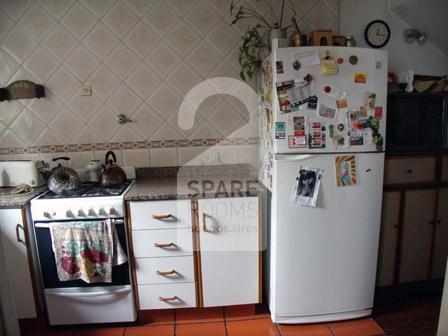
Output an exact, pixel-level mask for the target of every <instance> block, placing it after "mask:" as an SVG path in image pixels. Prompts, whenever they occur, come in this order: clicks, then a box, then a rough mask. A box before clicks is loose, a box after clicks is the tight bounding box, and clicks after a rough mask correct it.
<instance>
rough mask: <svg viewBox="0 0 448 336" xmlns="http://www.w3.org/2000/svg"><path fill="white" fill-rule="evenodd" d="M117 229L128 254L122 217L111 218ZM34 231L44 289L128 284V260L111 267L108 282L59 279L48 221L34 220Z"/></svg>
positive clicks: (124, 249)
mask: <svg viewBox="0 0 448 336" xmlns="http://www.w3.org/2000/svg"><path fill="white" fill-rule="evenodd" d="M112 222H113V223H114V224H115V228H116V230H117V235H118V239H119V240H120V244H121V246H122V248H123V251H125V253H126V254H128V248H127V241H126V227H125V225H124V219H123V218H117V219H112ZM34 231H35V235H36V245H37V253H38V255H39V265H40V271H41V276H42V282H43V286H44V288H45V289H50V288H68V287H78V288H79V287H98V286H101V287H108V286H123V285H130V284H131V281H130V275H129V261H128V262H125V263H124V264H122V265H118V266H114V267H113V268H112V282H110V283H105V282H102V283H98V282H97V283H91V284H89V283H86V282H84V281H83V280H74V281H59V278H58V273H57V270H56V262H55V259H54V253H53V248H52V243H51V234H50V229H49V227H48V223H45V222H35V223H34Z"/></svg>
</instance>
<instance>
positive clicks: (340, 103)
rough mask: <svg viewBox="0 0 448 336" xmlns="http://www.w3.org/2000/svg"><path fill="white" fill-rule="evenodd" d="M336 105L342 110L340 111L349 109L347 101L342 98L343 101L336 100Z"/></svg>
mask: <svg viewBox="0 0 448 336" xmlns="http://www.w3.org/2000/svg"><path fill="white" fill-rule="evenodd" d="M336 105H337V107H338V109H340V110H341V109H345V108H347V107H348V103H347V99H345V98H341V99H338V100H336Z"/></svg>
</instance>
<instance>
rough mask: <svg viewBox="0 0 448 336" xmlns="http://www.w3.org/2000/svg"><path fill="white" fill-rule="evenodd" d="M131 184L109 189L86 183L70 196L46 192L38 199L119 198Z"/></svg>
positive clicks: (127, 182)
mask: <svg viewBox="0 0 448 336" xmlns="http://www.w3.org/2000/svg"><path fill="white" fill-rule="evenodd" d="M131 183H132V182H131V181H126V182H125V183H123V184H120V185H116V186H110V187H102V186H100V185H98V184H91V183H86V184H83V185H82V186H81V188H80V189H78V190H75V191H73V193H71V194H70V195H59V194H56V193H54V192H53V191H48V192H46V193H45V194H44V195H42V196H41V197H40V199H63V198H83V197H107V196H120V195H121V194H123V192H124V191H125V190H126V189H127V187H129V185H130V184H131Z"/></svg>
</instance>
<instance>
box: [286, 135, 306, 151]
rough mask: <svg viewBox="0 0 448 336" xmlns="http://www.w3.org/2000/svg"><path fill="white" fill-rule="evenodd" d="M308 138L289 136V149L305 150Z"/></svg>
mask: <svg viewBox="0 0 448 336" xmlns="http://www.w3.org/2000/svg"><path fill="white" fill-rule="evenodd" d="M305 147H306V136H305V135H304V136H294V135H288V148H305Z"/></svg>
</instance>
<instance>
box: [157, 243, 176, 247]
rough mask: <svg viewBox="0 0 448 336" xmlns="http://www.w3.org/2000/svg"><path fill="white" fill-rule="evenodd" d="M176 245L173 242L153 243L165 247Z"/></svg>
mask: <svg viewBox="0 0 448 336" xmlns="http://www.w3.org/2000/svg"><path fill="white" fill-rule="evenodd" d="M173 246H176V244H174V243H173V242H171V243H154V247H160V248H166V247H173Z"/></svg>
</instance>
